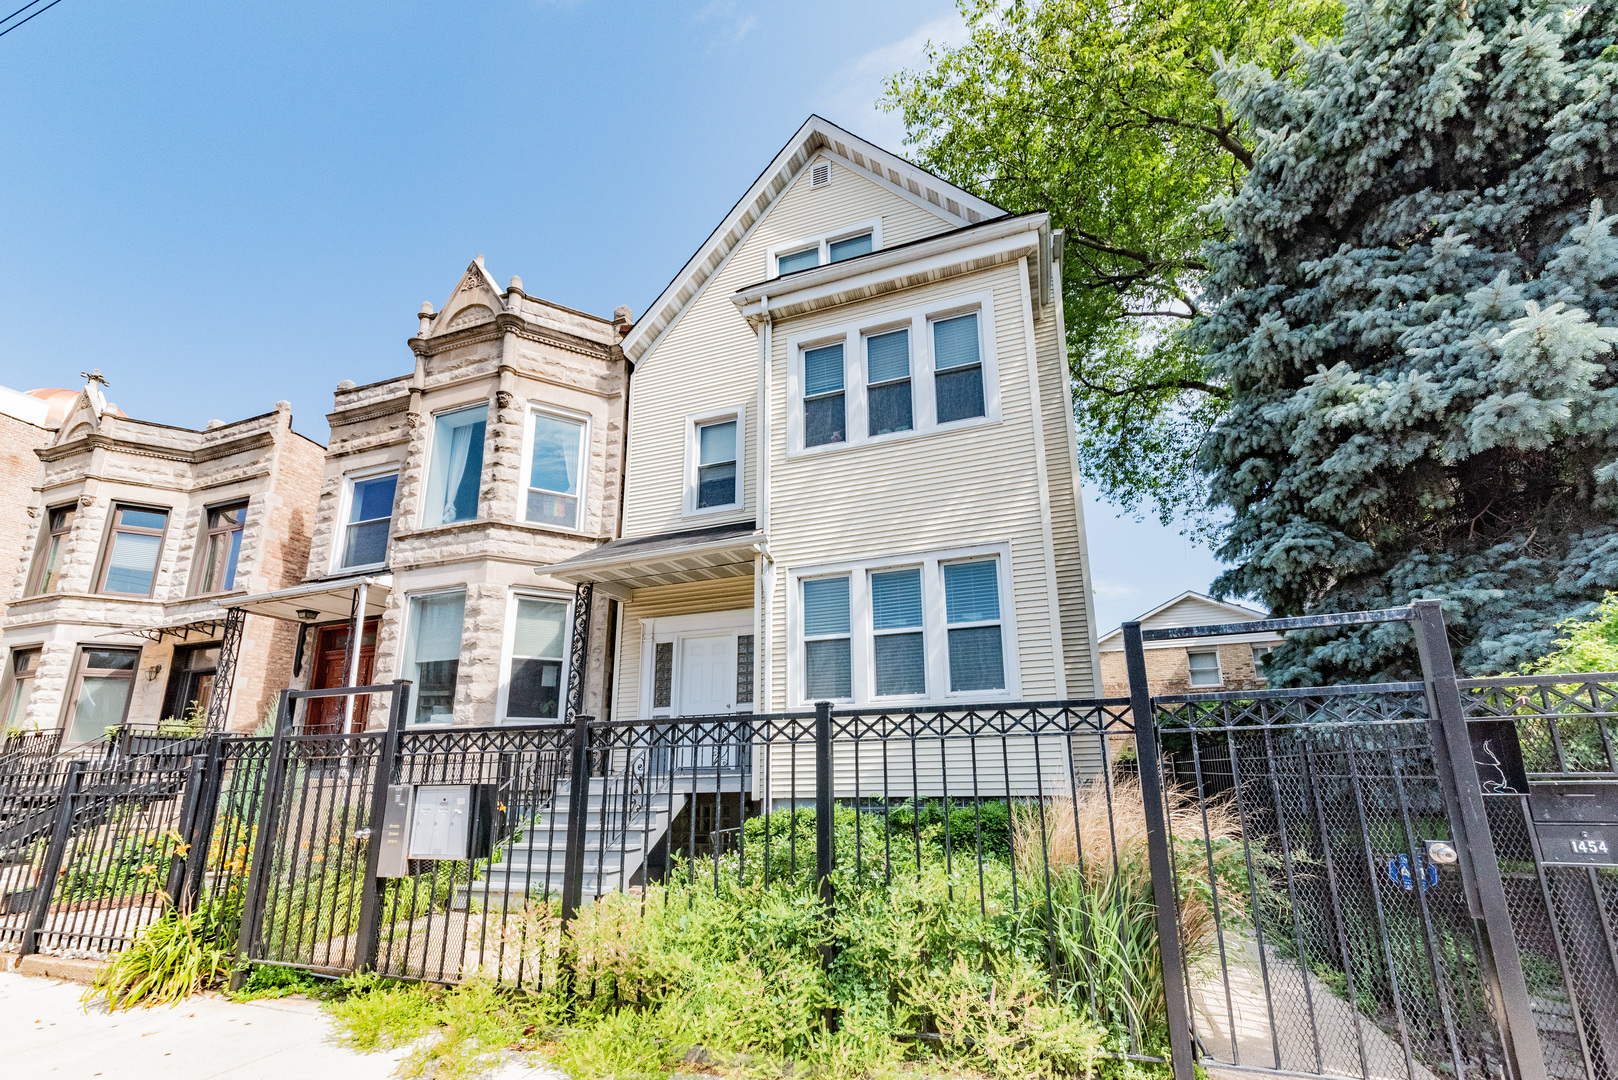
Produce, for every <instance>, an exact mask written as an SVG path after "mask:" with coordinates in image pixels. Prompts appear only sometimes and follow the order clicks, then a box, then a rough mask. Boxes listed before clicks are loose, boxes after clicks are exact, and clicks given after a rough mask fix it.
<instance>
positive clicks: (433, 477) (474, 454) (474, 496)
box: [422, 401, 489, 528]
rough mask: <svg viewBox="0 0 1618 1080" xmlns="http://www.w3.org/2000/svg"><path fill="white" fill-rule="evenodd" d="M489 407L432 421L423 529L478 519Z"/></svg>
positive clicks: (478, 406)
mask: <svg viewBox="0 0 1618 1080" xmlns="http://www.w3.org/2000/svg"><path fill="white" fill-rule="evenodd" d="M488 418H489V406H488V404H487V403H486V402H481V401H480V402H478V403H477V404H476V405H474V406H472V407H470V408H466V409H456V410H455V411H454V412H447V413H439V414H438V415H437V416H435V417H433V454H432V463H431V465H429V467H428V470H427V503H426V506H425V508H424V509H423V519H422V525H423V526H424V527H428V528H430V527H432V526H434V525H449V524H451V523H453V522H457V521H471V520H472V519H473V518H475V517H477V516H478V489H479V488H480V486H481V484H482V477H483V429H484V425H485V424H486V423H487V422H488Z"/></svg>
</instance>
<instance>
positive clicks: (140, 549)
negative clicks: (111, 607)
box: [99, 505, 169, 596]
mask: <svg viewBox="0 0 1618 1080" xmlns="http://www.w3.org/2000/svg"><path fill="white" fill-rule="evenodd" d="M168 523H169V512H168V511H167V510H163V509H157V508H149V507H140V506H119V505H114V506H113V508H112V542H111V543H110V544H108V545H107V558H106V563H105V564H104V565H103V566H102V569H101V588H100V590H99V591H101V592H107V593H124V594H127V595H130V596H150V595H152V584H153V583H154V582H155V581H156V579H157V560H158V556H159V555H161V554H162V552H163V530H164V529H165V528H166V527H167V526H168Z"/></svg>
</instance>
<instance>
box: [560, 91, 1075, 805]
mask: <svg viewBox="0 0 1618 1080" xmlns="http://www.w3.org/2000/svg"><path fill="white" fill-rule="evenodd" d="M1060 258H1061V238H1060V235H1059V234H1054V235H1053V233H1052V231H1051V229H1050V227H1049V222H1048V219H1047V218H1046V216H1045V215H1043V214H1031V215H1022V216H1016V217H1014V216H1010V215H1007V214H1006V213H1005V212H1004V211H1003V210H1001V209H999V208H998V207H994V206H992V205H991V204H988V203H986V202H984V201H982V200H980V199H977V198H975V197H974V196H972V195H971V194H970V193H968V192H965V191H962V190H960V189H957V188H954V187H952V186H950V185H948V184H945V183H944V182H943V181H941V180H939V179H938V178H936V177H933V176H931V175H930V174H928V173H926V172H924V171H923V170H921V169H918V168H916V167H915V166H914V165H911V164H909V163H907V162H904V161H902V160H901V159H899V158H897V157H895V156H893V155H891V154H888V153H887V152H886V151H883V150H881V149H879V148H877V147H873V146H871V145H870V144H868V143H865V142H863V141H862V140H859V139H858V138H856V137H855V136H853V135H851V134H849V133H848V132H846V131H843V130H842V129H840V128H837V127H836V126H835V125H832V124H829V123H827V122H826V121H824V120H821V119H820V118H818V117H815V118H811V119H810V121H809V122H808V123H807V124H805V125H804V127H803V128H802V129H800V131H799V132H798V133H797V134H796V135H795V136H794V137H793V139H792V141H791V142H789V143H788V145H787V146H786V147H785V148H784V149H783V150H782V151H781V153H780V154H779V155H778V156H777V158H776V159H775V161H774V162H772V163H771V165H770V167H769V168H767V169H766V170H765V172H764V174H763V176H762V177H761V178H760V179H759V181H758V182H757V183H756V184H755V185H754V187H753V188H752V189H751V190H750V191H749V192H748V193H747V194H746V195H745V196H744V197H743V198H742V200H741V201H740V202H739V203H738V204H737V206H736V208H735V209H734V210H733V211H732V212H731V214H730V215H729V216H727V218H726V220H725V221H724V222H722V223H721V224H720V227H719V228H718V229H716V230H715V232H714V234H713V235H712V236H711V237H710V238H709V240H708V241H707V242H706V243H705V244H704V246H703V248H702V249H701V250H699V251H698V252H697V254H696V255H695V256H693V258H692V259H691V261H690V262H689V263H688V264H687V265H686V267H685V268H684V269H683V270H682V271H681V273H680V275H679V276H677V277H676V278H675V280H674V281H673V282H672V283H671V284H670V285H669V287H668V289H667V290H665V292H664V294H663V296H661V297H659V299H658V301H657V302H656V303H654V304H653V306H652V307H651V309H649V310H648V311H647V313H646V315H645V316H644V317H643V318H642V319H641V321H640V322H639V323H638V324H636V326H635V327H634V328H633V330H631V331H630V333H629V334H628V335H626V337H625V339H624V343H623V348H624V352H625V355H626V357H627V358H629V359H630V360H631V361H632V362H633V363H634V364H635V369H634V377H633V390H632V393H631V395H630V405H629V420H628V426H629V446H628V454H627V471H626V474H625V481H624V518H623V529H622V535H621V538H620V539H619V540H616V541H614V542H613V543H610V544H607V545H604V546H603V547H601V548H598V549H596V550H595V551H593V552H589V553H586V554H584V555H581V556H578V557H575V558H573V559H570V560H568V561H566V562H564V563H560V564H555V565H551V566H548V567H545V568H543V570H544V572H545V573H547V574H550V575H551V576H553V577H556V578H558V579H559V580H563V581H574V582H579V583H590V584H591V585H592V586H593V587H594V588H595V590H596V591H597V595H598V596H602V595H604V596H606V597H610V598H611V599H612V601H613V602H614V603H616V604H617V605H618V614H617V618H616V620H615V625H616V626H617V628H618V631H617V639H616V643H615V644H616V649H615V651H614V659H613V688H612V710H611V716H612V718H613V719H636V718H649V717H660V716H671V715H681V714H686V715H694V714H709V713H756V712H779V711H784V710H802V709H806V708H810V707H812V705H813V702H814V701H816V700H821V699H826V700H832V701H834V702H836V703H837V704H839V705H840V706H876V707H882V708H897V709H903V708H914V707H922V706H928V707H936V706H947V705H952V704H959V705H969V704H982V703H992V702H996V701H1014V700H1029V699H1046V700H1049V699H1060V698H1069V697H1079V696H1090V695H1093V694H1095V693H1096V692H1097V691H1098V690H1099V686H1098V683H1099V670H1098V663H1097V656H1096V649H1095V640H1094V637H1095V635H1094V629H1093V625H1092V619H1091V614H1090V606H1089V600H1088V578H1089V574H1088V567H1087V565H1086V553H1085V549H1084V530H1083V522H1082V520H1081V519H1080V516H1079V515H1080V509H1079V507H1080V502H1079V492H1078V488H1077V483H1076V476H1077V473H1076V468H1075V460H1076V450H1075V444H1074V432H1073V426H1072V421H1071V411H1070V405H1069V401H1070V398H1069V388H1068V371H1067V361H1066V356H1065V352H1064V350H1063V347H1062V342H1063V340H1064V334H1063V332H1062V327H1061V314H1060V303H1059V299H1058V295H1057V290H1056V289H1055V288H1054V287H1053V282H1054V281H1056V280H1058V279H1059V274H1060ZM731 423H733V424H734V425H735V440H734V451H732V450H731V449H730V446H731V443H730V441H729V434H728V431H721V432H717V433H714V432H709V431H708V429H709V428H710V427H711V426H713V425H720V426H723V425H727V424H731ZM828 424H829V425H831V426H830V427H827V426H826V425H828ZM710 434H711V435H713V436H714V437H712V438H710V437H709V435H710ZM732 460H733V461H734V485H735V487H734V492H733V493H732V492H731V489H730V488H728V487H726V486H725V485H726V483H728V482H729V481H727V480H726V479H725V477H726V476H727V475H729V474H728V473H727V470H728V469H730V467H731V466H730V462H731V461H732ZM716 493H717V494H716ZM827 598H829V599H827ZM826 604H830V605H831V606H830V607H825V605H826ZM879 609H880V611H879ZM828 620H829V621H828ZM879 657H880V658H879ZM827 664H830V667H827V666H826V665H827ZM811 668H813V669H814V674H811V671H810V669H811ZM828 679H829V680H830V681H827V680H828ZM767 750H768V748H766V751H767ZM962 752H963V753H965V752H966V751H965V750H964V749H963V751H962ZM1065 752H1066V750H1063V753H1065ZM1078 752H1080V753H1081V754H1085V755H1089V754H1090V753H1091V752H1092V750H1091V749H1090V748H1088V747H1085V748H1078ZM952 753H953V751H952ZM1046 757H1047V758H1051V755H1050V753H1049V750H1048V748H1047V751H1046ZM768 758H769V754H768V752H766V754H765V755H764V757H763V758H762V759H760V760H759V762H758V764H757V766H756V767H755V770H754V776H753V777H752V782H753V791H754V795H755V797H758V798H766V799H770V800H778V799H781V798H793V797H796V793H797V790H798V789H799V788H801V787H802V786H803V784H804V783H806V782H807V781H808V778H809V774H808V772H806V771H805V770H808V769H812V762H811V761H809V760H807V758H808V755H804V754H802V753H800V754H799V755H798V756H797V759H796V760H795V762H794V764H793V766H792V767H791V768H787V767H785V766H783V765H782V764H781V763H780V762H771V761H769V760H768ZM932 758H933V759H936V760H928V759H927V757H926V754H925V753H924V754H923V760H922V761H921V762H920V769H921V772H922V773H924V774H926V775H927V776H928V777H933V778H936V777H937V776H938V775H939V774H940V773H941V771H942V770H943V769H945V768H946V767H947V763H946V762H944V761H943V760H941V759H938V752H937V750H936V749H935V750H934V751H933V752H932ZM1011 758H1012V761H1013V768H1012V772H1013V774H1014V778H1013V787H1014V788H1015V789H1017V790H1018V791H1030V790H1033V789H1035V788H1038V787H1039V785H1040V784H1041V783H1044V784H1045V785H1046V786H1047V787H1049V785H1050V784H1052V783H1055V782H1057V781H1058V780H1060V778H1061V777H1065V776H1066V775H1067V773H1066V769H1067V762H1066V761H1065V760H1061V758H1060V755H1058V756H1057V757H1055V758H1051V760H1047V761H1043V762H1042V768H1041V769H1040V770H1039V772H1041V773H1045V772H1048V773H1049V777H1044V776H1035V775H1034V772H1035V770H1034V766H1033V748H1032V747H1031V746H1026V747H1025V746H1013V747H1012V748H1011ZM961 764H962V765H963V767H970V763H969V762H964V761H963V762H962V763H961ZM983 764H984V765H985V766H986V767H988V765H989V763H988V762H987V761H985V762H984V763H983ZM855 767H856V766H855V764H854V762H853V759H852V757H851V756H850V757H849V759H848V760H846V761H845V760H843V759H842V758H841V757H840V758H839V760H838V761H837V772H838V776H839V790H840V792H842V793H844V794H848V795H852V794H855V793H856V792H855V790H854V777H853V771H854V769H855ZM861 767H863V765H862V766H861ZM992 767H993V769H994V771H996V772H999V771H1001V770H1000V763H999V761H998V759H997V760H996V762H994V763H993V766H992ZM794 773H796V774H797V776H798V781H797V782H796V783H795V782H793V780H792V779H791V777H792V774H794ZM845 774H846V776H845ZM936 786H937V785H936V780H930V779H925V778H924V779H923V780H922V782H921V793H925V791H926V790H928V789H929V788H931V787H936ZM1051 790H1054V789H1051ZM988 791H989V789H987V788H986V789H985V793H988Z"/></svg>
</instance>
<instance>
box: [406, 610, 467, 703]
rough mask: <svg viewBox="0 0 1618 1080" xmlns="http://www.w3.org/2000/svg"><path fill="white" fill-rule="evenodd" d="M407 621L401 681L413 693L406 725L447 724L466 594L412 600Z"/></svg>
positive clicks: (459, 664) (453, 689)
mask: <svg viewBox="0 0 1618 1080" xmlns="http://www.w3.org/2000/svg"><path fill="white" fill-rule="evenodd" d="M409 617H410V627H409V640H408V641H407V642H406V645H405V653H404V654H405V665H404V677H405V678H407V679H409V680H410V682H411V684H412V685H411V688H412V691H413V700H412V707H411V710H410V723H412V724H428V723H449V722H450V721H451V720H453V719H454V717H455V683H456V678H457V676H458V675H459V674H460V667H461V628H462V625H463V623H464V622H465V617H466V593H465V592H464V591H462V590H460V589H457V590H455V591H453V592H440V593H428V594H426V595H424V596H412V597H411V598H410V615H409Z"/></svg>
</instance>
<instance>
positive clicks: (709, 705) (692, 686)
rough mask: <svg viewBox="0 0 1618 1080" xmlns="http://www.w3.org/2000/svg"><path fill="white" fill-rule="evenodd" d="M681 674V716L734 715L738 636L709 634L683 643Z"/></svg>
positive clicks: (676, 682) (684, 638) (684, 639)
mask: <svg viewBox="0 0 1618 1080" xmlns="http://www.w3.org/2000/svg"><path fill="white" fill-rule="evenodd" d="M679 653H680V660H679V664H680V671H679V676H678V677H677V678H676V679H675V680H674V685H675V687H676V688H677V690H678V694H679V700H678V702H677V712H678V714H679V715H681V716H706V715H708V714H710V713H727V712H734V711H735V708H736V635H735V634H705V635H703V636H701V637H697V636H684V635H682V636H681V637H680V639H679Z"/></svg>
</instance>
